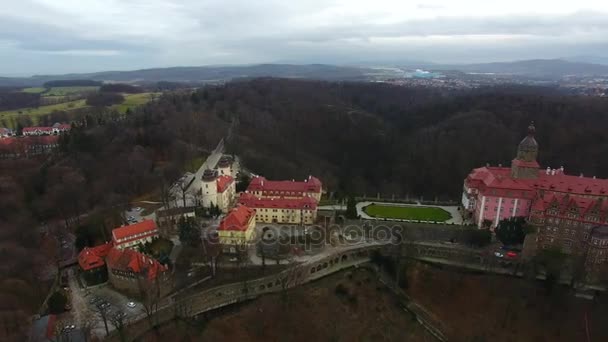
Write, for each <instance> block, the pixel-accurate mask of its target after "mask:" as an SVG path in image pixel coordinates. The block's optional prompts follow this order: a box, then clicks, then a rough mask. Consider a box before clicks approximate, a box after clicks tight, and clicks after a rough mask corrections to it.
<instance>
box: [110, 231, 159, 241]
mask: <svg viewBox="0 0 608 342" xmlns="http://www.w3.org/2000/svg"><path fill="white" fill-rule="evenodd" d="M154 233H155V232H144V233H138V234H133V235H129V236H128V237H125V238H122V239H116V242H123V241H130V240H133V239H134V238H138V237H143V236H148V235H153V234H154Z"/></svg>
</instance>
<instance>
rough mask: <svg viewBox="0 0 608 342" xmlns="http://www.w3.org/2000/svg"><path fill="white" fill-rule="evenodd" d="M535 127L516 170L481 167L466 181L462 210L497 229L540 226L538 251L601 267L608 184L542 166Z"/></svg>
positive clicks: (606, 247)
mask: <svg viewBox="0 0 608 342" xmlns="http://www.w3.org/2000/svg"><path fill="white" fill-rule="evenodd" d="M535 132H536V129H535V127H534V124H531V125H530V126H529V127H528V134H527V136H526V137H525V138H524V139H523V140H522V141H521V142H520V143H519V146H518V148H517V155H516V157H515V159H513V161H512V162H511V167H510V168H508V167H490V166H485V167H480V168H477V169H474V170H473V171H472V172H471V173H470V174H469V175H468V176H467V178H466V179H465V181H464V186H463V193H462V206H463V209H464V211H465V216H468V218H470V219H471V220H473V222H474V223H475V224H476V225H477V226H478V227H479V228H482V227H487V228H495V227H496V226H497V225H498V223H499V222H500V221H501V220H503V219H507V218H511V217H525V218H526V219H528V222H529V223H530V224H532V225H534V226H535V227H536V228H537V231H538V235H537V241H536V242H537V247H538V248H545V249H546V248H557V249H560V250H561V251H562V252H564V253H566V254H573V255H579V256H584V259H585V264H586V266H587V267H589V268H600V267H603V265H604V264H605V263H606V261H607V258H606V257H607V256H608V180H606V179H598V178H595V177H583V175H580V176H572V175H567V174H566V173H565V172H564V168H563V167H560V168H559V169H551V168H546V169H542V168H541V167H540V165H539V164H538V162H537V157H538V143H537V142H536V139H535V137H534V135H535Z"/></svg>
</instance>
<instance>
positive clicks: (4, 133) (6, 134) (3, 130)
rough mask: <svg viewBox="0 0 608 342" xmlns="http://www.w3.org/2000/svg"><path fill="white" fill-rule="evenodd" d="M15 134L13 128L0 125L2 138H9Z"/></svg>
mask: <svg viewBox="0 0 608 342" xmlns="http://www.w3.org/2000/svg"><path fill="white" fill-rule="evenodd" d="M13 134H14V132H13V130H11V129H9V128H6V127H0V138H8V137H11V136H13Z"/></svg>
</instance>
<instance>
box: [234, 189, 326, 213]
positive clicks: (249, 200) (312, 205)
mask: <svg viewBox="0 0 608 342" xmlns="http://www.w3.org/2000/svg"><path fill="white" fill-rule="evenodd" d="M238 202H239V203H240V204H243V205H245V206H247V207H250V208H280V209H307V210H314V209H316V208H317V201H316V200H315V199H314V198H312V197H302V198H284V197H278V198H267V197H266V198H260V197H256V196H255V195H254V194H252V193H247V192H245V193H242V194H241V195H240V197H239V201H238Z"/></svg>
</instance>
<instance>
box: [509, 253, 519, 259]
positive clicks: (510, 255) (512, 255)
mask: <svg viewBox="0 0 608 342" xmlns="http://www.w3.org/2000/svg"><path fill="white" fill-rule="evenodd" d="M517 255H518V254H517V252H514V251H508V252H507V254H506V256H507V258H509V259H515V258H517Z"/></svg>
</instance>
